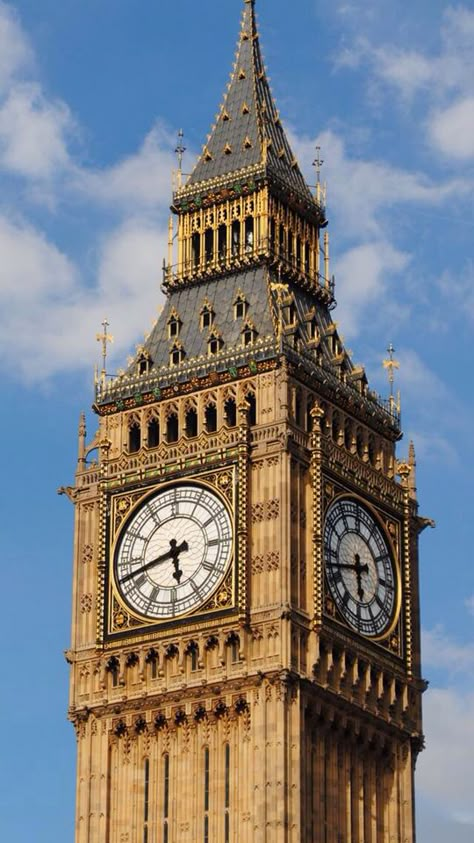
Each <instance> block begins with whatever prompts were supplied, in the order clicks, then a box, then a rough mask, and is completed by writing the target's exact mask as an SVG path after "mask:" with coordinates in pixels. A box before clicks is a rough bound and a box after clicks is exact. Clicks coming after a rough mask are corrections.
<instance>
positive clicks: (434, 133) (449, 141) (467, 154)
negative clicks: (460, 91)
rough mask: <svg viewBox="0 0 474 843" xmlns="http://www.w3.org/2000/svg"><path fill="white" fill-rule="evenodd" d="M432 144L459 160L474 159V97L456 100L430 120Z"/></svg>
mask: <svg viewBox="0 0 474 843" xmlns="http://www.w3.org/2000/svg"><path fill="white" fill-rule="evenodd" d="M429 130H430V134H431V139H432V142H433V143H434V144H435V146H437V147H438V149H439V150H440V152H443V153H445V154H447V155H451V156H452V157H453V158H459V159H460V160H463V159H468V158H474V96H471V97H466V98H464V99H461V100H458V102H455V103H454V104H453V105H451V106H449V107H448V108H446V109H444V110H442V111H436V112H435V113H434V114H433V115H432V117H431V118H430V124H429Z"/></svg>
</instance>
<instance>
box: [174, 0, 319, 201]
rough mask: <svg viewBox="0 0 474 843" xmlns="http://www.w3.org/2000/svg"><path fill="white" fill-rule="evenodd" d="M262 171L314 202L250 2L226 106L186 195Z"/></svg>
mask: <svg viewBox="0 0 474 843" xmlns="http://www.w3.org/2000/svg"><path fill="white" fill-rule="evenodd" d="M258 165H261V166H262V167H264V168H265V169H266V171H267V173H268V174H269V175H273V176H275V177H276V178H277V179H279V180H280V181H283V182H284V183H285V184H286V185H288V186H289V187H291V188H292V189H293V190H296V191H297V192H298V193H300V194H302V195H303V196H304V197H305V198H308V199H312V195H311V191H310V189H309V187H308V186H307V184H306V182H305V180H304V178H303V175H302V173H301V170H300V168H299V166H298V163H297V161H296V159H295V157H294V155H293V152H292V150H291V147H290V144H289V142H288V139H287V137H286V134H285V131H284V129H283V127H282V124H281V121H280V116H279V112H278V109H277V108H276V105H275V102H274V100H273V96H272V93H271V90H270V85H269V83H268V79H267V76H266V72H265V67H264V64H263V60H262V54H261V51H260V42H259V35H258V30H257V23H256V18H255V4H254V0H245V7H244V12H243V16H242V26H241V31H240V37H239V42H238V47H237V55H236V60H235V64H234V68H233V71H232V74H231V78H230V82H229V85H228V88H227V93H226V95H225V97H224V103H223V105H222V108H221V111H220V114H219V117H218V119H217V123H216V125H215V126H214V127H213V129H212V132H211V135H210V136H209V139H208V141H207V143H206V145H205V146H204V148H203V151H202V153H201V156H200V158H199V159H198V162H197V164H196V166H195V168H194V170H193V172H192V174H191V176H190V177H189V179H188V181H187V183H186V185H185V188H184V190H186V189H187V188H189V187H190V186H192V185H196V184H198V183H201V182H205V181H208V180H212V179H217V178H220V177H223V176H226V175H229V176H230V175H232V174H235V173H236V172H238V171H241V170H244V169H247V168H249V167H250V168H251V167H255V166H258ZM178 193H179V191H178Z"/></svg>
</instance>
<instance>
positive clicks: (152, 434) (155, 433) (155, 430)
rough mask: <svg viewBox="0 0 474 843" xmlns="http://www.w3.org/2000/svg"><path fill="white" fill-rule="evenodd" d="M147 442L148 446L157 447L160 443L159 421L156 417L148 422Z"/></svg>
mask: <svg viewBox="0 0 474 843" xmlns="http://www.w3.org/2000/svg"><path fill="white" fill-rule="evenodd" d="M147 444H148V447H149V448H157V447H158V445H159V444H160V423H159V421H158V419H157V418H153V419H150V421H149V422H148V435H147Z"/></svg>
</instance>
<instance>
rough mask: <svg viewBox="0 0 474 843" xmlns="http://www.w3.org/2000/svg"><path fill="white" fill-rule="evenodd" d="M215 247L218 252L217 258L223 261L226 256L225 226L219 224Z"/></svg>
mask: <svg viewBox="0 0 474 843" xmlns="http://www.w3.org/2000/svg"><path fill="white" fill-rule="evenodd" d="M217 242H218V245H217V248H218V252H219V260H220V261H224V260H225V258H226V256H227V226H226V225H220V226H219V231H218V234H217Z"/></svg>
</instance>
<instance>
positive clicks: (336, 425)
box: [332, 413, 341, 445]
mask: <svg viewBox="0 0 474 843" xmlns="http://www.w3.org/2000/svg"><path fill="white" fill-rule="evenodd" d="M340 427H341V423H340V421H339V413H333V417H332V439H333V442H335V443H336V445H338V444H339V431H340Z"/></svg>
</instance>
